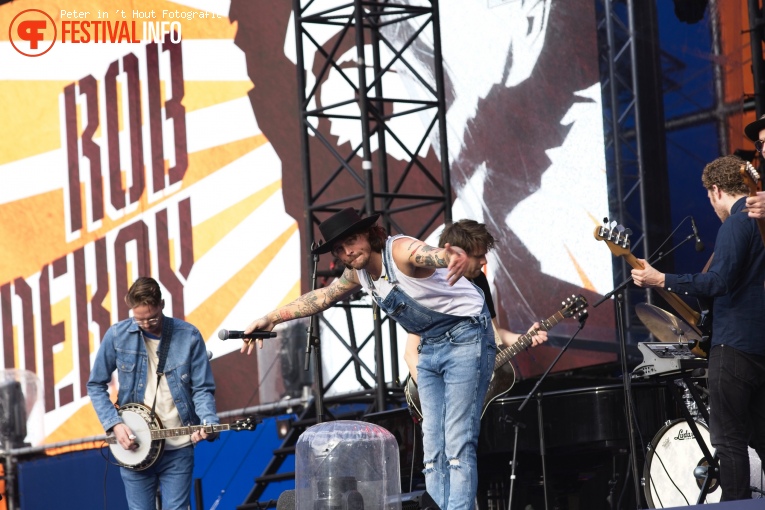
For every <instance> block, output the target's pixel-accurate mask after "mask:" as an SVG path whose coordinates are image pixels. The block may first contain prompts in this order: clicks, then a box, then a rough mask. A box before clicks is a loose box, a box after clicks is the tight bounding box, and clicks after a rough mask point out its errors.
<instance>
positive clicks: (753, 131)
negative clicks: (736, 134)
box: [744, 115, 765, 142]
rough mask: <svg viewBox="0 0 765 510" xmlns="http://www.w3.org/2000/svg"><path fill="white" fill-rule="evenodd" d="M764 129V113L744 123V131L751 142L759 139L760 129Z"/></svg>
mask: <svg viewBox="0 0 765 510" xmlns="http://www.w3.org/2000/svg"><path fill="white" fill-rule="evenodd" d="M763 129H765V115H763V116H762V117H760V118H759V119H757V120H755V121H754V122H751V123H749V124H747V125H746V127H745V128H744V133H746V136H747V137H748V138H749V139H750V140H751V141H753V142H756V141H757V140H759V139H760V131H762V130H763Z"/></svg>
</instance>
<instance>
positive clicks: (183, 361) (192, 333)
mask: <svg viewBox="0 0 765 510" xmlns="http://www.w3.org/2000/svg"><path fill="white" fill-rule="evenodd" d="M162 320H166V321H167V320H171V321H173V338H172V341H171V343H170V352H169V353H168V355H167V361H166V362H165V371H164V377H165V378H166V379H167V384H168V386H169V387H170V393H171V394H172V396H173V399H174V400H175V406H176V408H177V409H178V414H179V415H180V418H181V421H182V422H183V425H184V426H186V425H198V424H200V423H206V424H211V423H219V420H218V415H217V414H216V410H215V382H214V381H213V375H212V369H211V367H210V361H209V359H208V358H207V350H206V348H205V342H204V340H203V339H202V335H201V334H200V332H199V330H198V329H197V328H196V327H194V326H193V325H191V324H189V323H188V322H184V321H182V320H179V319H174V318H172V317H166V316H164V317H163V319H162ZM114 370H117V374H118V381H119V393H118V395H117V404H118V405H120V406H122V405H124V404H127V403H134V402H137V403H143V401H144V393H145V390H146V376H147V373H146V372H147V370H148V356H147V353H146V347H145V345H144V341H143V335H142V334H141V329H140V328H139V327H138V326H137V325H136V324H135V322H133V320H132V319H125V320H123V321H121V322H118V323H117V324H115V325H113V326H112V327H110V328H109V329H108V330H107V332H106V334H105V335H104V338H103V340H102V341H101V346H100V347H99V349H98V354H97V355H96V360H95V362H94V363H93V369H92V370H91V372H90V379H89V380H88V395H89V396H90V400H91V402H92V403H93V407H94V408H95V410H96V414H97V415H98V419H99V420H100V421H101V424H102V425H103V427H104V430H106V431H109V430H111V428H112V427H114V426H115V425H116V424H118V423H122V419H121V418H120V416H119V415H118V413H117V410H116V409H115V407H114V405H113V403H112V402H111V401H110V400H109V390H108V388H107V384H108V383H109V382H110V381H111V379H112V373H113V372H114Z"/></svg>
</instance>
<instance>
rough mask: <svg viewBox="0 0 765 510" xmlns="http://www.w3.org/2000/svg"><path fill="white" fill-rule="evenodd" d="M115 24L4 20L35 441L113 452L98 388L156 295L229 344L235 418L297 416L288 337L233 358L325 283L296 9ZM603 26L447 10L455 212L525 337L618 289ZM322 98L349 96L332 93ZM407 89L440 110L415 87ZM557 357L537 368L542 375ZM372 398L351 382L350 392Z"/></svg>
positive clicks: (604, 328)
mask: <svg viewBox="0 0 765 510" xmlns="http://www.w3.org/2000/svg"><path fill="white" fill-rule="evenodd" d="M335 3H336V2H325V4H324V5H319V4H322V2H316V4H317V5H316V7H315V8H316V9H323V8H325V7H326V5H327V4H328V5H334V4H335ZM104 7H105V4H103V3H99V2H95V1H88V0H76V1H74V2H66V3H64V2H56V1H53V0H47V1H46V0H35V1H31V0H30V1H16V2H13V3H11V4H6V5H4V6H2V7H0V25H1V26H2V27H3V30H0V107H2V111H3V122H2V123H0V140H2V142H0V143H2V145H1V147H2V148H1V150H0V183H1V184H0V218H2V221H1V222H0V321H1V325H2V327H1V328H0V333H1V334H2V341H3V344H2V349H0V356H2V364H3V367H4V368H5V369H7V370H11V369H14V370H18V369H23V370H27V371H30V372H33V373H35V374H36V375H37V376H38V378H39V379H40V381H41V382H42V392H41V394H42V396H41V399H42V402H41V403H39V404H38V405H42V406H43V407H44V413H43V414H44V418H43V422H44V423H43V425H44V427H43V430H44V433H43V434H42V436H41V437H34V438H29V439H30V441H32V442H34V443H40V442H46V443H51V442H56V441H61V440H67V439H71V438H76V437H84V436H89V435H94V434H99V433H101V432H102V431H101V429H100V425H99V424H98V422H97V420H96V418H95V414H94V413H93V411H92V409H91V407H90V405H89V400H88V398H87V395H86V388H85V383H86V381H87V377H88V374H89V369H90V363H91V360H92V358H93V356H95V353H96V351H97V349H98V345H99V342H100V339H101V336H102V335H103V333H104V332H105V330H106V328H108V326H109V325H110V324H112V323H114V322H116V321H117V320H120V319H123V318H125V317H127V316H128V312H129V310H128V308H127V307H126V305H125V304H124V301H123V300H122V298H123V296H124V294H125V293H126V291H127V289H128V287H129V285H130V283H131V282H132V281H133V280H134V279H135V278H136V277H137V276H139V275H145V274H148V275H151V276H153V277H155V278H156V279H157V280H158V281H159V282H160V283H161V285H162V286H163V291H164V295H165V300H166V307H165V313H166V314H167V315H173V316H176V317H180V318H185V319H186V320H188V321H189V322H191V323H193V324H195V325H196V326H197V327H198V328H199V329H200V331H201V332H202V334H203V336H204V337H205V338H206V339H208V350H209V351H210V352H211V354H212V355H213V367H214V370H215V375H216V381H217V382H218V386H219V391H218V393H217V398H218V402H219V409H220V410H226V409H233V408H237V407H242V406H245V405H251V404H256V403H259V402H264V401H273V400H277V399H278V398H280V397H281V396H282V395H283V394H284V392H285V387H286V386H287V384H286V383H282V382H279V379H280V378H281V372H283V371H284V370H285V368H284V367H285V363H284V357H285V356H286V357H290V356H294V354H295V353H294V352H289V351H294V349H289V348H286V347H285V345H284V344H283V343H282V344H279V343H278V341H274V344H273V345H274V346H275V348H274V349H275V351H274V352H271V353H266V352H265V351H264V352H263V353H262V354H261V355H260V356H259V359H255V358H252V357H251V358H247V357H243V356H240V355H239V354H238V346H239V345H238V344H237V343H236V342H235V341H234V342H228V343H227V342H221V341H220V340H218V339H217V331H218V330H219V329H220V328H222V327H226V328H229V329H243V328H244V326H246V325H247V324H248V323H249V322H250V321H252V320H253V319H255V318H256V317H257V316H258V315H259V314H263V313H265V312H266V311H268V310H270V309H272V308H274V307H276V306H278V305H280V304H283V303H285V302H288V301H290V300H292V299H294V298H295V297H297V296H298V295H299V292H300V289H301V288H303V286H304V283H305V282H303V281H301V262H302V261H303V260H304V257H303V255H301V253H300V247H301V243H300V231H299V227H302V219H303V203H304V202H303V197H302V188H301V171H302V170H301V167H300V163H299V157H300V151H299V138H298V131H297V128H298V124H297V119H298V115H297V109H296V97H297V94H296V90H295V87H296V81H295V76H296V74H295V73H296V71H295V61H296V60H295V40H294V32H293V28H292V27H293V25H292V20H291V10H290V2H285V1H283V0H259V1H251V0H231V1H230V2H228V1H225V0H215V1H212V0H211V1H205V0H188V1H182V2H169V1H162V0H153V1H148V0H147V1H141V0H135V1H131V2H127V1H126V2H123V3H122V4H121V3H120V2H109V10H108V11H104V10H103V9H104ZM593 9H594V7H593V5H592V4H591V2H590V1H582V0H576V1H566V2H553V1H550V0H547V1H544V0H542V1H536V2H534V1H531V2H529V1H525V2H522V1H520V0H506V1H500V0H481V1H470V2H468V1H457V0H447V1H442V2H441V30H442V38H443V51H444V61H445V69H446V73H447V76H446V82H447V83H446V86H447V97H448V112H447V121H448V126H449V152H450V163H451V169H452V180H453V186H454V188H455V191H456V197H455V198H456V201H455V205H454V213H453V216H454V217H455V218H461V217H471V218H474V219H477V220H480V221H484V222H486V223H487V224H488V225H489V226H490V228H491V230H492V231H493V233H494V234H495V236H496V237H497V239H498V242H499V243H498V249H497V250H496V252H495V253H494V254H493V255H492V257H491V258H490V261H489V266H488V268H487V271H488V274H489V276H490V280H491V281H492V284H493V286H494V288H495V290H496V294H497V295H498V297H499V299H498V300H497V304H498V308H499V311H500V314H499V315H500V319H501V322H502V324H503V325H504V326H505V327H508V328H510V329H513V330H516V331H522V330H525V329H526V328H527V327H528V326H529V325H530V324H531V323H532V322H533V321H534V320H539V319H540V318H543V317H547V316H549V315H551V314H552V313H554V312H555V311H556V310H557V309H558V308H559V306H560V301H561V299H563V298H564V297H566V296H568V295H570V294H574V293H584V294H585V295H586V296H587V297H588V299H590V300H591V301H594V300H595V299H597V296H598V295H599V294H602V293H605V292H607V291H608V290H610V288H611V285H612V281H611V280H612V277H611V274H612V271H611V263H612V260H611V255H610V252H609V251H608V250H607V248H606V247H605V246H604V245H603V243H598V242H596V241H594V238H593V235H592V232H593V230H594V228H595V226H596V225H598V224H599V223H600V221H601V219H602V217H603V216H605V215H607V214H608V210H607V207H608V205H607V192H606V190H607V184H606V173H605V163H604V156H603V131H602V120H601V119H602V113H601V98H600V85H599V83H598V71H597V48H596V37H595V15H594V11H593ZM388 35H389V36H390V37H396V36H397V35H396V34H395V33H390V34H388ZM54 37H55V40H54ZM332 37H333V34H332V33H331V32H328V33H327V41H329V40H331V39H332ZM423 44H424V46H423V49H425V50H427V41H425V42H424V43H423ZM311 72H312V71H311V70H310V69H309V73H311ZM309 82H310V80H309ZM320 85H321V87H322V88H323V91H322V93H323V94H327V96H328V97H329V96H330V95H331V94H332V93H333V92H332V91H333V89H334V87H335V85H334V84H333V83H332V79H331V77H330V79H327V80H325V81H324V82H323V83H321V84H320ZM398 90H400V91H401V93H409V94H412V95H415V94H417V90H416V89H415V88H414V87H412V86H411V83H409V82H408V81H407V78H406V76H405V73H401V79H400V84H399V89H398ZM326 128H327V129H328V130H329V131H328V135H331V137H332V138H333V139H334V140H336V143H338V144H348V143H352V142H353V140H355V139H356V138H358V136H359V133H358V132H356V131H355V128H354V127H353V126H352V125H351V123H347V122H346V123H338V124H337V125H334V126H327V127H326ZM418 129H422V128H421V126H419V127H418V126H412V130H413V131H416V130H418ZM432 142H433V143H434V144H437V143H438V142H437V140H433V141H432ZM431 145H432V144H431ZM423 150H425V151H431V152H432V157H435V154H437V151H435V150H434V149H433V146H431V147H425V148H424V149H423ZM394 156H395V155H394ZM338 192H342V190H338ZM592 315H593V317H592V318H591V319H590V321H589V323H588V325H587V327H586V328H585V330H584V331H583V332H582V334H581V337H582V338H587V339H590V340H594V341H595V342H596V343H604V345H605V344H608V343H611V342H613V331H612V330H613V317H612V315H613V313H612V309H611V306H610V304H606V305H605V306H603V307H601V308H599V309H597V310H593V314H592ZM331 317H333V316H332V315H330V318H331ZM335 317H336V318H335V319H331V320H333V321H336V322H337V323H338V329H339V330H341V331H342V328H343V324H344V322H345V320H346V319H345V317H344V316H342V315H337V314H336V315H335ZM370 317H371V316H370V315H369V314H366V315H360V316H359V315H357V316H356V318H355V321H356V322H357V323H358V322H363V324H360V325H358V326H357V327H359V328H361V329H364V328H367V329H370V328H371V319H370ZM365 321H368V322H365ZM574 329H575V324H571V325H565V326H563V327H561V328H560V333H561V334H566V333H571V332H573V331H574ZM285 336H289V335H285ZM293 336H301V335H300V334H298V335H293ZM402 338H403V336H402ZM324 349H325V351H329V353H330V354H332V353H333V352H335V351H333V350H334V349H340V350H342V348H340V347H335V346H334V345H333V344H331V343H328V344H325V346H324ZM609 350H610V351H611V352H613V349H608V348H606V349H602V350H593V351H584V350H581V349H580V350H572V351H571V352H570V353H569V354H567V356H565V357H564V359H563V360H562V361H561V364H560V367H559V368H561V369H563V368H566V369H568V368H572V367H576V366H585V365H590V364H594V363H600V362H603V361H607V360H610V359H613V355H612V354H610V353H609V352H608V351H609ZM368 351H369V352H368V353H364V354H363V355H362V358H363V359H365V360H367V362H368V363H369V365H370V366H372V367H373V366H374V362H373V353H372V351H371V346H370V347H369V349H368ZM386 352H387V351H386ZM399 352H400V353H402V352H403V349H402V348H401V349H399ZM556 352H557V350H556V349H555V348H553V347H544V348H540V349H535V350H534V352H533V353H532V355H531V356H527V355H522V356H519V359H518V360H517V362H518V368H519V370H520V374H521V376H529V375H533V374H535V373H539V372H541V370H543V369H544V368H545V366H546V365H547V363H548V362H549V360H551V359H552V357H553V356H554V355H555V354H556ZM326 357H332V356H326ZM326 357H325V358H326ZM280 361H281V363H280ZM386 366H388V367H389V365H386ZM401 366H404V365H403V362H402V363H401ZM387 374H388V379H389V380H390V379H391V377H390V371H389V370H388V372H387ZM364 377H366V378H367V380H369V381H373V378H372V377H370V376H369V374H366V375H364ZM356 386H358V383H357V381H355V378H354V377H352V376H351V377H350V378H347V379H343V380H341V381H340V383H338V385H337V387H335V389H334V390H335V391H341V390H343V389H345V388H348V389H353V388H354V387H356Z"/></svg>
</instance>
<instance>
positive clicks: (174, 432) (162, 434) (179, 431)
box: [106, 423, 231, 444]
mask: <svg viewBox="0 0 765 510" xmlns="http://www.w3.org/2000/svg"><path fill="white" fill-rule="evenodd" d="M197 430H204V431H205V432H207V433H208V434H211V433H213V432H223V431H226V430H231V424H230V423H223V424H213V425H189V426H188V427H175V428H172V429H152V430H151V440H152V441H154V440H156V439H167V438H168V437H180V436H190V435H191V434H193V433H194V432H196V431H197ZM106 444H117V436H115V435H114V434H109V435H108V436H106Z"/></svg>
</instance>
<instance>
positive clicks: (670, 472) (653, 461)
mask: <svg viewBox="0 0 765 510" xmlns="http://www.w3.org/2000/svg"><path fill="white" fill-rule="evenodd" d="M636 313H637V316H638V318H639V319H640V320H641V322H643V324H644V325H645V326H646V328H648V330H649V331H650V332H651V334H653V336H654V337H656V338H657V339H658V340H659V341H661V342H666V343H680V344H686V345H687V344H692V343H695V342H698V341H700V340H701V338H700V337H699V335H698V333H697V332H696V331H695V330H694V329H693V328H691V327H690V326H688V324H686V323H685V322H684V321H683V320H682V319H680V318H678V317H676V316H675V315H673V314H671V313H669V312H667V311H665V310H662V309H661V308H658V307H656V306H653V305H650V304H647V303H642V304H640V305H638V306H637V307H636ZM674 383H675V384H677V385H678V386H681V387H683V388H684V392H683V405H684V406H685V407H686V409H687V410H688V415H689V416H690V417H691V418H692V420H693V422H694V423H695V426H696V427H695V428H696V430H698V432H699V435H700V436H701V437H696V435H695V434H694V432H693V430H692V428H691V426H690V425H689V420H686V419H678V420H673V421H670V422H667V423H666V424H665V425H664V426H663V427H662V428H661V429H660V430H659V431H658V432H657V433H656V435H655V436H654V437H653V440H652V441H651V443H650V444H649V446H648V452H647V454H646V461H645V469H644V472H643V476H644V491H645V497H646V502H647V503H648V506H649V508H667V507H676V506H688V505H695V504H696V503H697V501H698V498H699V495H700V494H701V490H702V485H703V482H704V478H705V474H706V468H707V467H708V466H709V459H708V458H707V456H706V455H705V454H704V451H703V450H707V451H709V452H712V455H714V450H713V449H712V443H711V441H710V435H709V428H708V426H707V424H706V423H705V420H704V418H703V416H702V415H703V414H707V413H702V412H701V410H699V408H698V405H697V404H696V400H695V399H694V398H692V396H691V391H690V390H689V388H688V387H687V385H686V383H685V382H683V381H682V379H681V378H678V379H677V380H675V381H674ZM705 411H708V408H707V409H705ZM702 442H703V444H704V445H705V446H706V447H705V448H704V449H702ZM749 465H750V484H751V486H752V488H753V496H752V497H753V498H762V497H763V492H762V491H763V488H764V485H763V477H764V475H763V470H762V463H761V461H760V458H759V457H758V456H757V453H756V452H755V451H754V450H753V449H751V448H749ZM721 492H722V491H721V489H720V485H719V483H718V481H717V480H716V479H713V480H711V481H710V483H709V485H708V487H707V493H706V499H704V501H703V502H704V503H716V502H719V501H720V496H721Z"/></svg>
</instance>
